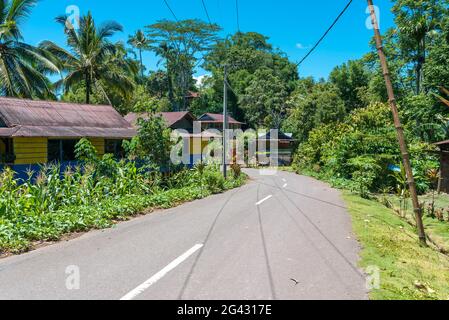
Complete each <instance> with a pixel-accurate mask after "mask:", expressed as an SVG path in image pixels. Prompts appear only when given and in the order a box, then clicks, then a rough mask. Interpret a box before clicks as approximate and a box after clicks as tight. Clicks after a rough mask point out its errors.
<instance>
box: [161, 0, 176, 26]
mask: <svg viewBox="0 0 449 320" xmlns="http://www.w3.org/2000/svg"><path fill="white" fill-rule="evenodd" d="M164 3H165V5H166V6H167V8H168V10H169V11H170V12H171V14H172V15H173V18H175V20H176V22H179V20H178V17H176V14H175V12H174V11H173V10H172V8H171V7H170V5H169V4H168V2H167V0H164Z"/></svg>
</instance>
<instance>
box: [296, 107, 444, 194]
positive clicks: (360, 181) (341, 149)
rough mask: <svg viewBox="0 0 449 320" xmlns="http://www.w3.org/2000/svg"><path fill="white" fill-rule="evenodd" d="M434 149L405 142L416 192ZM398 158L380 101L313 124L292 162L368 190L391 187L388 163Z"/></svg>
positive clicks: (433, 163)
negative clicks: (334, 119)
mask: <svg viewBox="0 0 449 320" xmlns="http://www.w3.org/2000/svg"><path fill="white" fill-rule="evenodd" d="M433 149H434V148H433V147H431V146H430V145H429V144H427V143H422V142H414V141H413V140H412V143H411V144H410V153H411V158H412V165H413V167H414V171H415V172H414V173H415V176H416V177H415V178H416V183H417V188H418V191H419V192H421V193H423V192H426V191H427V190H428V188H429V186H430V181H429V180H428V179H427V178H426V174H425V173H426V171H427V170H428V169H429V168H435V167H437V166H438V161H437V159H436V157H435V156H433V155H432V154H431V153H429V151H432V150H433ZM401 160H402V159H401V156H400V152H399V147H398V144H397V136H396V132H395V129H394V125H393V121H392V119H391V111H390V109H389V107H388V106H387V105H385V104H381V103H374V104H371V105H370V106H368V107H366V108H362V109H356V110H354V111H353V112H352V113H351V114H350V115H349V117H348V118H347V119H346V120H345V121H344V122H340V123H333V124H329V125H325V126H321V127H319V128H316V129H314V130H312V131H311V132H310V134H309V138H308V140H307V141H306V142H305V143H303V144H301V145H300V146H299V148H298V150H297V152H296V154H295V156H294V161H293V166H294V168H295V169H296V170H297V171H301V170H309V171H312V172H315V174H317V175H318V176H319V177H320V178H323V179H326V180H329V181H331V182H333V183H334V184H337V185H338V186H343V187H347V188H349V189H352V190H357V192H359V193H360V194H362V195H363V196H367V194H368V192H370V191H372V192H377V191H380V190H382V189H385V188H387V187H394V188H395V187H396V181H395V178H394V176H392V175H391V173H392V171H391V169H390V168H391V166H398V165H400V163H401ZM316 168H319V170H315V169H316ZM345 180H346V181H347V182H344V181H345Z"/></svg>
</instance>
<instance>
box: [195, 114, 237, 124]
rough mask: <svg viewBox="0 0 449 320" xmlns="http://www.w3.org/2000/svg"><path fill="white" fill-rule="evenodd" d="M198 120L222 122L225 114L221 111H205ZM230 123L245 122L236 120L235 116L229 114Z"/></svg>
mask: <svg viewBox="0 0 449 320" xmlns="http://www.w3.org/2000/svg"><path fill="white" fill-rule="evenodd" d="M198 121H201V122H203V123H222V122H223V114H221V113H205V114H203V115H202V116H201V117H199V118H198ZM228 123H230V124H244V123H243V122H240V121H237V120H235V119H234V118H233V117H231V116H228Z"/></svg>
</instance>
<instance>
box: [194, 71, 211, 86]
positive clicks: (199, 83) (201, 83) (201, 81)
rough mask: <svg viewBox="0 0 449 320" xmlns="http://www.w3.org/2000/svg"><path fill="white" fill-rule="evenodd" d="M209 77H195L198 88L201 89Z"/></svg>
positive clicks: (206, 75)
mask: <svg viewBox="0 0 449 320" xmlns="http://www.w3.org/2000/svg"><path fill="white" fill-rule="evenodd" d="M208 77H209V75H208V74H203V75H201V76H198V77H193V79H195V81H196V86H197V87H198V88H201V87H202V86H203V84H204V80H206V78H208Z"/></svg>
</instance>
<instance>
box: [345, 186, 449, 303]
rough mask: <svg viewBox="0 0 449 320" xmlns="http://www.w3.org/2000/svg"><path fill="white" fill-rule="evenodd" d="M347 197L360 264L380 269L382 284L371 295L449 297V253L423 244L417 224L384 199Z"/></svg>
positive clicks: (444, 298) (382, 296)
mask: <svg viewBox="0 0 449 320" xmlns="http://www.w3.org/2000/svg"><path fill="white" fill-rule="evenodd" d="M344 200H345V201H346V203H347V205H348V209H349V212H350V213H351V215H352V221H353V227H354V232H355V233H356V235H357V238H358V240H359V241H360V244H361V246H362V251H361V260H360V266H361V267H363V268H364V269H366V268H369V267H372V266H375V267H378V268H379V269H380V288H378V289H376V288H375V289H373V290H371V292H370V298H371V299H374V300H385V299H387V300H390V299H394V300H414V299H416V300H422V299H425V300H427V299H429V300H447V299H449V272H448V270H449V257H448V256H447V255H444V254H442V253H440V252H438V250H436V249H435V248H434V247H432V246H430V247H421V246H420V245H419V244H418V241H417V239H416V231H415V230H414V228H413V227H412V226H411V225H410V224H409V223H407V222H406V221H405V220H403V219H401V218H400V217H399V216H398V215H396V214H395V213H394V212H393V210H392V209H389V208H387V207H385V206H383V205H382V204H381V203H379V202H377V201H374V200H368V199H363V198H361V197H359V196H358V195H355V194H352V193H350V192H344ZM427 226H428V224H427Z"/></svg>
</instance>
